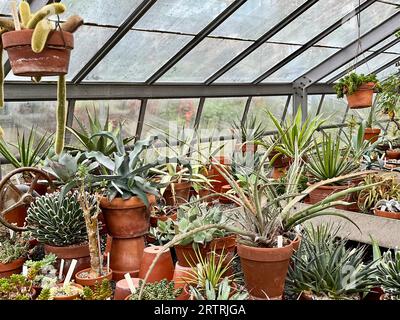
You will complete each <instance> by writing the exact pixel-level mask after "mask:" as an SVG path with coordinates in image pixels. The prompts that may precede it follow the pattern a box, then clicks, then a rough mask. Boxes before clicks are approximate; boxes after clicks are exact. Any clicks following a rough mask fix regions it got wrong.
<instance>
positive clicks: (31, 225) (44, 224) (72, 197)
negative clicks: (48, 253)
mask: <svg viewBox="0 0 400 320" xmlns="http://www.w3.org/2000/svg"><path fill="white" fill-rule="evenodd" d="M92 199H93V197H92ZM94 200H95V199H93V201H94ZM26 222H27V227H28V230H29V231H31V233H32V235H33V237H34V238H36V239H38V240H39V242H42V243H45V244H48V245H52V246H59V247H62V246H69V245H74V244H80V243H83V242H86V241H87V233H86V226H85V220H84V218H83V211H82V208H81V206H80V204H79V199H78V192H74V193H72V194H67V196H66V197H63V196H62V195H61V193H58V192H55V193H52V194H46V195H44V196H41V197H37V198H36V200H35V202H33V203H32V204H31V206H30V208H29V209H28V215H27V218H26Z"/></svg>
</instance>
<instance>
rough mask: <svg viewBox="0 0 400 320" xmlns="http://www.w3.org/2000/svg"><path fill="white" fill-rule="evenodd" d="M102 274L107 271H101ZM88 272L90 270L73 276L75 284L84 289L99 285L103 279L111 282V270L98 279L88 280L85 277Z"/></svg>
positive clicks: (84, 270) (88, 269)
mask: <svg viewBox="0 0 400 320" xmlns="http://www.w3.org/2000/svg"><path fill="white" fill-rule="evenodd" d="M103 271H104V272H106V271H107V269H106V268H104V269H103ZM89 272H90V268H87V269H83V270H81V271H79V272H77V273H76V274H75V282H76V283H77V284H80V285H82V286H84V287H91V288H93V287H94V286H95V285H96V283H101V282H102V281H103V280H104V279H107V280H111V279H112V270H111V269H110V271H109V272H108V273H106V274H104V275H102V276H100V277H95V278H88V277H87V275H88V273H89Z"/></svg>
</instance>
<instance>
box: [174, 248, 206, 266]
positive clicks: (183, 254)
mask: <svg viewBox="0 0 400 320" xmlns="http://www.w3.org/2000/svg"><path fill="white" fill-rule="evenodd" d="M174 248H175V252H176V257H177V259H178V262H179V265H181V266H182V267H190V264H192V265H193V264H197V263H198V262H199V261H198V259H197V257H196V252H195V250H194V249H193V246H192V244H191V243H190V244H188V245H184V246H182V245H175V246H174ZM209 250H210V248H209V246H208V245H207V244H206V245H205V246H203V245H201V244H199V250H198V254H199V253H200V255H201V256H202V257H203V258H205V257H206V256H207V252H208V251H209ZM189 263H190V264H189Z"/></svg>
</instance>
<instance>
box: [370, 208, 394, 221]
mask: <svg viewBox="0 0 400 320" xmlns="http://www.w3.org/2000/svg"><path fill="white" fill-rule="evenodd" d="M374 215H376V216H378V217H383V218H388V219H396V220H400V212H390V211H382V210H379V209H374Z"/></svg>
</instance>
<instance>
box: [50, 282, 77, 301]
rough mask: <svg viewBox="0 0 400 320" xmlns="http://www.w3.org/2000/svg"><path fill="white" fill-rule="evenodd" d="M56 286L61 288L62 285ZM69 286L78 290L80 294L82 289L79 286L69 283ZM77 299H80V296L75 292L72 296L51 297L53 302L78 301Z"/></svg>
mask: <svg viewBox="0 0 400 320" xmlns="http://www.w3.org/2000/svg"><path fill="white" fill-rule="evenodd" d="M56 286H58V287H62V286H63V284H62V283H58V284H56ZM71 286H73V287H75V288H77V289H78V290H80V292H82V290H83V287H82V286H81V285H80V284H77V283H71ZM79 297H80V294H79V292H77V293H76V294H73V295H70V296H55V297H53V300H76V299H79Z"/></svg>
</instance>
